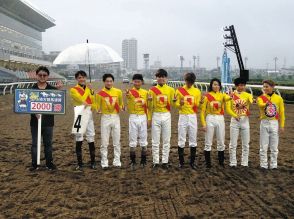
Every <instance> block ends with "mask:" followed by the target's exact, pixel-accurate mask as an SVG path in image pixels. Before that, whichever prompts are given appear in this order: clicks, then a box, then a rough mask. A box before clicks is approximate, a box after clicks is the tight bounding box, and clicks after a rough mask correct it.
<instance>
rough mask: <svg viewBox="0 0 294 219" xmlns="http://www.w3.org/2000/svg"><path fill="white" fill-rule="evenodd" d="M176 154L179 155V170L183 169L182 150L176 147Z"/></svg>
mask: <svg viewBox="0 0 294 219" xmlns="http://www.w3.org/2000/svg"><path fill="white" fill-rule="evenodd" d="M178 154H179V168H183V167H184V163H185V160H184V148H181V147H178Z"/></svg>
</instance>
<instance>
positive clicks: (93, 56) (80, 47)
mask: <svg viewBox="0 0 294 219" xmlns="http://www.w3.org/2000/svg"><path fill="white" fill-rule="evenodd" d="M122 61H123V59H122V58H121V57H120V55H119V54H118V53H117V52H116V51H114V50H113V49H112V48H110V47H109V46H106V45H103V44H97V43H81V44H77V45H74V46H70V47H68V48H67V49H65V50H63V51H62V52H61V53H60V54H59V55H58V56H57V57H56V59H55V60H54V62H53V64H54V65H77V64H79V65H83V64H84V65H86V64H87V65H95V64H107V63H115V62H122Z"/></svg>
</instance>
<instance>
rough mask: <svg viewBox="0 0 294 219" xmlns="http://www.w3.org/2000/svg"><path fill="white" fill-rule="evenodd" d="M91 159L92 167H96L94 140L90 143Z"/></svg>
mask: <svg viewBox="0 0 294 219" xmlns="http://www.w3.org/2000/svg"><path fill="white" fill-rule="evenodd" d="M89 151H90V159H91V169H96V161H95V144H94V142H90V143H89Z"/></svg>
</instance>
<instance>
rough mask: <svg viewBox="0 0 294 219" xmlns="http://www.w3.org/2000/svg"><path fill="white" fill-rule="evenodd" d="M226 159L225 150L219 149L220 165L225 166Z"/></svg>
mask: <svg viewBox="0 0 294 219" xmlns="http://www.w3.org/2000/svg"><path fill="white" fill-rule="evenodd" d="M224 160H225V152H224V151H218V162H219V165H220V166H222V167H224V166H225V165H224Z"/></svg>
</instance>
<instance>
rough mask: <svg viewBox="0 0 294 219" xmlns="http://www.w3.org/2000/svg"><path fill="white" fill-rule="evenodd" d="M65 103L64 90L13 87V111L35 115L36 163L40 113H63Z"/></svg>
mask: <svg viewBox="0 0 294 219" xmlns="http://www.w3.org/2000/svg"><path fill="white" fill-rule="evenodd" d="M65 103H66V91H65V90H50V89H47V90H46V89H45V90H40V89H15V96H14V112H15V113H22V114H23V113H27V114H35V115H36V116H37V121H38V122H37V123H38V130H37V131H38V132H37V165H40V164H41V159H40V157H41V142H42V140H41V138H42V117H43V116H42V115H43V114H44V116H45V115H46V114H48V115H63V114H65V107H66V104H65Z"/></svg>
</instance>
